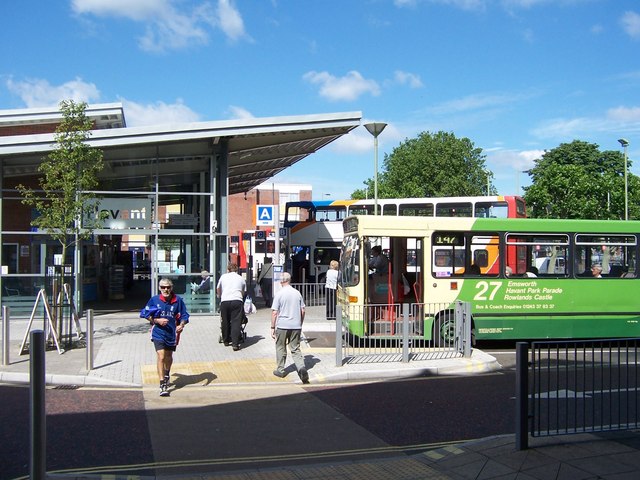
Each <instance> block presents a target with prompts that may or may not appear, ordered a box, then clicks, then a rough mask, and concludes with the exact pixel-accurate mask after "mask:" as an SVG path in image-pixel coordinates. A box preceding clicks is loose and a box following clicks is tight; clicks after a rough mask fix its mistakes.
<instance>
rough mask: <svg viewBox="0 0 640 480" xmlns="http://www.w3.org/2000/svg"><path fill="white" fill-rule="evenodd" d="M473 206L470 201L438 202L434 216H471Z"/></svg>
mask: <svg viewBox="0 0 640 480" xmlns="http://www.w3.org/2000/svg"><path fill="white" fill-rule="evenodd" d="M472 212H473V207H472V206H471V203H470V202H469V203H463V202H458V203H438V204H437V205H436V217H471V216H473V215H472Z"/></svg>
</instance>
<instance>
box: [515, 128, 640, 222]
mask: <svg viewBox="0 0 640 480" xmlns="http://www.w3.org/2000/svg"><path fill="white" fill-rule="evenodd" d="M629 165H630V162H629ZM529 175H530V177H531V179H532V185H531V186H529V187H525V188H524V190H525V196H524V198H525V201H526V202H527V206H528V214H529V216H531V217H547V218H591V219H614V218H624V156H623V155H622V153H621V152H619V151H610V150H609V151H604V152H601V151H600V150H599V147H598V145H596V144H594V143H587V142H584V141H580V140H574V141H573V142H571V143H563V144H561V145H559V146H558V147H556V148H554V149H553V150H549V151H547V152H545V154H544V155H543V156H542V158H540V159H538V160H536V161H535V166H534V167H533V168H532V169H531V170H530V171H529ZM627 183H628V191H629V196H628V197H629V218H638V214H639V213H640V211H639V209H638V207H637V204H638V202H637V199H638V198H637V194H636V195H633V196H632V195H631V194H632V192H638V188H637V187H638V185H639V179H638V178H637V177H635V176H634V175H631V174H630V173H628V174H627ZM632 198H633V199H634V201H633V202H632V201H631V199H632Z"/></svg>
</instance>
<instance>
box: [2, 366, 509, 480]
mask: <svg viewBox="0 0 640 480" xmlns="http://www.w3.org/2000/svg"><path fill="white" fill-rule="evenodd" d="M512 382H513V379H512V378H507V377H506V376H504V375H500V374H494V375H483V376H479V377H474V378H469V377H466V378H460V377H454V378H422V379H412V380H402V381H401V380H396V381H386V382H373V383H355V384H344V385H333V386H302V385H301V384H286V383H284V384H278V385H252V386H251V385H249V386H247V385H207V386H202V385H190V386H187V387H183V388H180V389H177V390H174V391H173V392H172V395H171V397H169V398H162V397H159V396H158V395H157V391H156V390H157V389H156V388H151V387H144V388H143V389H104V388H86V387H83V388H80V389H77V390H57V389H49V390H47V471H48V472H50V473H54V472H58V473H62V472H64V473H67V474H70V473H73V472H80V471H81V472H83V473H85V474H87V473H92V474H98V473H111V474H116V473H117V474H119V475H125V474H128V475H144V476H147V475H177V474H196V473H205V472H216V471H219V472H222V471H229V470H234V469H246V468H262V467H273V466H280V465H299V464H301V463H305V462H311V463H314V464H317V463H323V462H336V461H347V460H362V459H367V458H376V459H378V458H381V457H385V456H388V457H392V456H395V455H397V454H398V452H400V451H422V450H428V449H430V448H435V447H439V446H442V444H446V443H450V442H453V441H459V440H468V439H473V438H479V437H482V436H489V435H495V434H501V433H507V432H509V431H510V430H512V427H513V419H512V416H511V415H510V414H508V412H509V411H510V410H512V409H509V408H496V407H497V406H498V405H505V404H508V403H509V399H508V393H507V392H511V391H512V390H511V383H512ZM0 393H1V395H2V398H3V399H6V400H5V403H6V404H7V406H10V408H7V409H3V410H2V411H1V413H0V421H1V422H2V425H5V426H6V425H9V424H14V425H22V426H24V428H21V429H19V430H18V431H17V432H15V433H10V432H9V430H8V429H7V428H3V429H1V430H0V441H1V442H2V444H3V445H6V446H7V447H8V448H3V449H0V464H2V465H4V466H5V468H4V469H3V472H2V475H0V478H2V479H3V480H4V479H13V478H17V477H20V476H25V475H28V473H29V468H28V461H29V458H28V452H29V430H28V425H29V417H28V415H29V412H28V408H29V406H28V405H29V398H28V388H25V387H5V386H0ZM452 396H453V397H455V398H456V399H457V400H456V401H455V402H453V401H452V398H453V397H452ZM505 406H506V405H505ZM505 410H506V411H507V414H505Z"/></svg>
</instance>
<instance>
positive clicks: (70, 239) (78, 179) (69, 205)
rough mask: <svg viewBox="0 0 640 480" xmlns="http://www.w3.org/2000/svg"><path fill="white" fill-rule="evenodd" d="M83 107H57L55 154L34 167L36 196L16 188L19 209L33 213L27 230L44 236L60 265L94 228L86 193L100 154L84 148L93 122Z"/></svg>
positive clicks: (91, 198)
mask: <svg viewBox="0 0 640 480" xmlns="http://www.w3.org/2000/svg"><path fill="white" fill-rule="evenodd" d="M86 108H87V104H86V103H84V102H81V103H75V102H74V101H73V100H63V101H62V102H60V111H61V112H62V115H63V120H62V123H60V125H58V127H57V128H56V133H55V140H56V143H57V145H56V148H55V150H53V151H52V152H51V153H50V154H49V155H48V156H47V157H46V158H45V159H44V160H43V162H42V163H41V164H40V166H39V167H38V171H39V172H40V173H41V174H42V177H41V178H40V181H39V183H40V187H41V191H35V190H33V189H31V188H29V187H25V186H24V185H22V184H20V185H18V186H17V189H18V191H19V192H20V194H21V195H22V196H23V197H24V199H23V200H22V203H23V204H24V205H28V206H30V207H32V208H35V209H36V211H37V213H38V217H37V218H35V219H34V220H33V221H32V222H31V225H32V226H34V227H38V228H40V229H43V230H44V231H45V232H47V233H48V234H49V235H50V236H51V237H52V238H53V239H55V240H56V241H58V242H59V243H60V245H61V246H62V261H63V262H64V260H65V258H66V254H67V249H68V248H69V247H71V246H73V245H75V243H76V242H77V241H78V240H82V239H86V238H88V237H89V236H90V235H91V234H92V233H93V230H94V229H95V228H96V227H98V226H99V223H100V222H101V217H100V216H98V215H96V213H95V212H96V211H97V206H98V205H97V200H96V197H95V195H94V194H92V193H91V190H95V189H96V187H97V186H98V178H97V175H98V173H99V172H100V171H101V170H102V168H103V161H102V158H103V155H102V150H100V149H97V148H94V147H91V146H89V145H87V144H86V141H87V139H88V138H89V136H90V135H91V128H92V126H93V122H92V121H91V119H89V118H88V117H87V116H86V114H85V110H86Z"/></svg>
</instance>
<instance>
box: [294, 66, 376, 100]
mask: <svg viewBox="0 0 640 480" xmlns="http://www.w3.org/2000/svg"><path fill="white" fill-rule="evenodd" d="M302 78H303V79H304V80H305V81H307V82H309V83H311V84H314V85H320V95H321V96H322V97H324V98H327V99H328V100H331V101H339V100H347V101H352V100H356V99H358V98H359V97H360V96H361V95H363V94H365V93H369V94H371V95H373V96H378V95H380V86H379V85H378V83H377V82H376V81H375V80H367V79H366V78H364V77H363V76H362V75H361V74H360V73H359V72H357V71H355V70H352V71H350V72H349V73H347V74H346V75H345V76H344V77H341V78H338V77H335V76H333V75H331V74H330V73H329V72H316V71H311V72H307V73H305V74H304V75H303V77H302Z"/></svg>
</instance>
